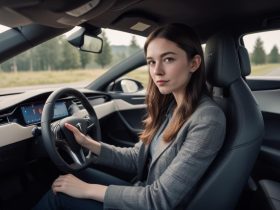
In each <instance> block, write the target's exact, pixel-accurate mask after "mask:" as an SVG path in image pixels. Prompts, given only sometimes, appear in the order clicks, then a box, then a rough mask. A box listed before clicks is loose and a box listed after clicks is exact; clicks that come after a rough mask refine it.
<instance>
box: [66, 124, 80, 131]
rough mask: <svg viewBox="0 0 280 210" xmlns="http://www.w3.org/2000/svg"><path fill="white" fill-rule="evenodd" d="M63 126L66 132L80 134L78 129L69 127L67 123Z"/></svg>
mask: <svg viewBox="0 0 280 210" xmlns="http://www.w3.org/2000/svg"><path fill="white" fill-rule="evenodd" d="M64 126H65V127H66V128H67V129H68V130H70V131H72V132H73V133H80V131H79V129H78V128H76V127H75V126H73V125H71V124H69V123H65V124H64Z"/></svg>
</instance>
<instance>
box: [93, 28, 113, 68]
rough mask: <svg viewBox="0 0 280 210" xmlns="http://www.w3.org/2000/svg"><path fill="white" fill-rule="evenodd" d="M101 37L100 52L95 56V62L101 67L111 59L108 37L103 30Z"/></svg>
mask: <svg viewBox="0 0 280 210" xmlns="http://www.w3.org/2000/svg"><path fill="white" fill-rule="evenodd" d="M101 38H102V39H103V47H102V53H101V54H98V55H97V56H96V57H95V61H96V63H98V64H99V65H100V66H101V67H102V68H104V67H105V66H107V65H109V64H110V63H111V61H112V52H111V46H110V43H109V41H108V38H107V37H106V34H105V32H102V34H101Z"/></svg>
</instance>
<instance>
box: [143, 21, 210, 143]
mask: <svg viewBox="0 0 280 210" xmlns="http://www.w3.org/2000/svg"><path fill="white" fill-rule="evenodd" d="M155 38H164V39H167V40H169V41H172V42H174V43H176V44H177V46H178V47H179V48H181V49H183V50H184V51H185V52H186V55H187V59H188V60H191V59H193V58H194V56H196V55H199V56H200V57H201V64H200V67H199V68H198V69H197V70H196V71H195V72H194V73H192V76H191V79H190V81H189V83H188V85H187V87H186V91H185V97H184V100H183V102H182V103H180V104H177V106H176V108H175V110H174V112H173V115H172V118H171V123H169V125H168V127H167V128H166V129H165V131H164V134H163V139H164V141H166V142H169V141H172V140H173V139H174V138H175V136H176V134H177V133H178V131H179V130H180V128H181V127H182V126H183V124H184V122H186V120H187V119H188V118H189V117H190V115H191V114H192V113H193V112H194V110H195V109H196V107H197V105H198V102H199V99H200V97H201V96H202V94H206V95H210V93H209V91H208V89H207V86H206V78H205V65H204V58H203V51H202V47H201V43H200V40H199V38H198V36H197V35H196V33H195V32H194V31H193V29H192V28H190V27H188V26H186V25H184V24H180V23H173V24H168V25H166V26H163V27H160V28H158V29H156V30H155V31H153V32H152V33H151V34H150V35H149V36H148V38H147V40H146V42H145V45H144V51H145V54H147V48H148V45H149V44H150V43H151V41H152V40H154V39H155ZM173 100H175V99H174V96H173V94H172V93H170V94H167V95H162V94H161V93H160V92H159V90H158V88H157V86H156V85H155V84H154V82H153V80H152V79H151V76H149V81H148V87H147V96H146V104H147V117H146V119H145V120H144V131H143V132H142V133H141V135H140V139H141V140H142V141H143V142H144V143H145V144H149V143H150V142H151V141H152V139H153V137H154V135H155V134H156V132H157V130H158V129H159V127H160V125H161V124H162V122H163V121H164V118H165V116H166V113H167V108H168V106H169V104H170V103H171V101H173Z"/></svg>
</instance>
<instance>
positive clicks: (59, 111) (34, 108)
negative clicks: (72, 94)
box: [21, 101, 68, 124]
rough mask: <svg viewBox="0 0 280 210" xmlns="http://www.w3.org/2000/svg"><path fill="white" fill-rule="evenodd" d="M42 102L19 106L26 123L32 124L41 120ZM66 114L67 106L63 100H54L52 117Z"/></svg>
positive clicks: (56, 117) (55, 117)
mask: <svg viewBox="0 0 280 210" xmlns="http://www.w3.org/2000/svg"><path fill="white" fill-rule="evenodd" d="M43 107H44V104H31V105H26V106H21V111H22V115H23V119H24V121H25V123H26V124H34V123H38V122H40V121H41V116H42V111H43ZM66 116H68V111H67V107H66V105H65V103H64V102H62V101H60V102H56V103H55V107H54V116H53V119H58V118H61V117H66Z"/></svg>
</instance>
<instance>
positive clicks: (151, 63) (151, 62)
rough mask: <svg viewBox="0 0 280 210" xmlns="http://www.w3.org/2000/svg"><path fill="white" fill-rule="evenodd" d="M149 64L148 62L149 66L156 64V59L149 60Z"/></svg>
mask: <svg viewBox="0 0 280 210" xmlns="http://www.w3.org/2000/svg"><path fill="white" fill-rule="evenodd" d="M147 64H148V65H149V66H151V65H153V64H155V62H154V61H147Z"/></svg>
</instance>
